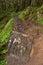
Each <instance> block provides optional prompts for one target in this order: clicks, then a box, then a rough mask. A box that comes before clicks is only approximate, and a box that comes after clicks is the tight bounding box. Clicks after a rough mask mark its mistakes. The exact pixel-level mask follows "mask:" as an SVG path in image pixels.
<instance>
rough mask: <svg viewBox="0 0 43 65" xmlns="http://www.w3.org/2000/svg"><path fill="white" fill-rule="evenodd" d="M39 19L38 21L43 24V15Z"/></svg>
mask: <svg viewBox="0 0 43 65" xmlns="http://www.w3.org/2000/svg"><path fill="white" fill-rule="evenodd" d="M37 21H38V23H39V24H43V16H42V17H40V18H39V19H38V20H37Z"/></svg>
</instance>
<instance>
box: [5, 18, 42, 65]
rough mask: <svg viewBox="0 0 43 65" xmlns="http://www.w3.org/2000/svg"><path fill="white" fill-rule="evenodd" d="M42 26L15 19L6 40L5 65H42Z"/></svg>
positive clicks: (35, 22) (30, 21)
mask: <svg viewBox="0 0 43 65" xmlns="http://www.w3.org/2000/svg"><path fill="white" fill-rule="evenodd" d="M42 28H43V25H39V24H38V23H37V21H36V20H34V21H32V19H31V18H28V19H27V20H25V21H22V20H20V19H19V18H18V17H15V20H14V21H13V26H12V32H11V35H10V37H9V40H8V42H7V43H8V53H7V54H6V57H5V60H7V65H43V34H42Z"/></svg>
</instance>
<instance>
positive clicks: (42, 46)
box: [27, 35, 43, 65]
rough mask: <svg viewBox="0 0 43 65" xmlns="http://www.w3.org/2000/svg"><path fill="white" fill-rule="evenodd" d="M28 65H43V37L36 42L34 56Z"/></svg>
mask: <svg viewBox="0 0 43 65" xmlns="http://www.w3.org/2000/svg"><path fill="white" fill-rule="evenodd" d="M27 65H43V35H42V36H41V37H40V38H38V39H37V40H35V44H34V54H33V56H32V57H31V59H30V61H29V63H28V64H27Z"/></svg>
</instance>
